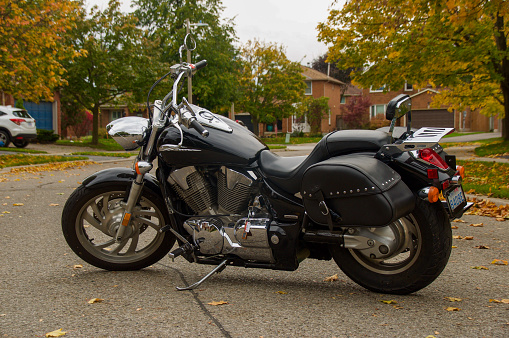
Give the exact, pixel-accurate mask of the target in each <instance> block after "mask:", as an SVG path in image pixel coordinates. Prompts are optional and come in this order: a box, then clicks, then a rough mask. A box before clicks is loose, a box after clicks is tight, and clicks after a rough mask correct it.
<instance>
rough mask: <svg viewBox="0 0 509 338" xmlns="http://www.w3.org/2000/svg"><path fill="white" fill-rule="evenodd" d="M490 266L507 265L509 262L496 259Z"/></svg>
mask: <svg viewBox="0 0 509 338" xmlns="http://www.w3.org/2000/svg"><path fill="white" fill-rule="evenodd" d="M490 264H495V265H507V264H508V263H507V261H504V260H502V259H494V260H493V262H491V263H490Z"/></svg>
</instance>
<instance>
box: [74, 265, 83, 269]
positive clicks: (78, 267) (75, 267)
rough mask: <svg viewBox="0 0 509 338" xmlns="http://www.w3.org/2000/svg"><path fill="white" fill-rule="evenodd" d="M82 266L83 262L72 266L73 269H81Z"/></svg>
mask: <svg viewBox="0 0 509 338" xmlns="http://www.w3.org/2000/svg"><path fill="white" fill-rule="evenodd" d="M82 267H83V265H81V264H76V265H74V266H73V267H72V268H73V269H81V268H82Z"/></svg>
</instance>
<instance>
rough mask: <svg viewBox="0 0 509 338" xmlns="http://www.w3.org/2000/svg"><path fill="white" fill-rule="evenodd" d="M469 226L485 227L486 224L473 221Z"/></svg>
mask: <svg viewBox="0 0 509 338" xmlns="http://www.w3.org/2000/svg"><path fill="white" fill-rule="evenodd" d="M469 226H471V227H476V228H480V227H483V226H484V224H483V223H472V224H470V225H469Z"/></svg>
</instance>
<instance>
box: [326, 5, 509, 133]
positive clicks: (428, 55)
mask: <svg viewBox="0 0 509 338" xmlns="http://www.w3.org/2000/svg"><path fill="white" fill-rule="evenodd" d="M508 20H509V2H507V1H503V0H491V1H486V0H448V1H425V0H415V1H404V0H386V1H376V0H350V1H348V2H347V3H346V4H345V6H344V7H343V8H342V9H341V10H337V9H331V10H330V15H329V18H328V20H327V21H326V22H325V23H321V24H319V25H318V30H319V39H320V40H321V41H324V42H326V43H330V44H331V47H330V48H329V57H330V58H331V59H332V60H340V61H339V64H338V67H340V68H346V67H354V68H363V67H364V69H365V71H364V72H355V73H353V80H354V81H356V82H357V83H360V84H361V85H363V86H373V87H377V88H378V87H381V86H382V85H388V87H391V88H401V87H402V86H403V85H404V83H405V81H408V82H410V83H413V84H418V85H419V86H420V87H423V86H425V85H428V84H431V85H433V86H436V87H446V88H448V90H442V91H441V94H440V95H437V97H436V100H435V102H434V105H435V106H439V105H441V104H446V105H449V106H450V108H449V109H450V110H452V109H463V108H465V107H467V106H469V107H471V108H473V109H477V108H480V109H482V112H483V113H486V114H495V113H499V114H500V115H499V116H501V117H504V119H503V123H502V125H503V126H502V134H503V137H504V138H505V139H506V140H507V139H509V119H508V118H507V117H509V54H508V48H507V37H508V32H509V25H508Z"/></svg>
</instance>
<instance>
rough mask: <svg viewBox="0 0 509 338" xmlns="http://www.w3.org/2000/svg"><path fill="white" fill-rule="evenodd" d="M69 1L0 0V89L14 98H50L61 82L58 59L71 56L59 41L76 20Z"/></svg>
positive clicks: (59, 60)
mask: <svg viewBox="0 0 509 338" xmlns="http://www.w3.org/2000/svg"><path fill="white" fill-rule="evenodd" d="M77 6H78V3H77V2H76V1H71V0H58V1H57V0H38V1H33V0H18V1H12V0H0V18H1V21H2V23H1V25H0V51H1V52H0V90H1V91H3V92H5V93H7V94H11V95H13V96H14V97H15V98H16V99H22V98H24V99H26V100H31V101H36V102H37V101H39V100H40V99H41V98H43V99H46V100H52V99H53V90H54V89H55V87H57V86H58V85H60V84H61V83H63V74H64V67H63V66H62V64H61V60H62V58H64V57H70V56H73V55H74V53H75V51H73V50H72V49H71V48H69V46H68V45H67V44H64V43H62V42H63V40H64V37H65V34H67V32H68V31H69V30H70V29H72V27H73V26H74V25H75V20H76V15H75V13H76V8H77Z"/></svg>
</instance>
